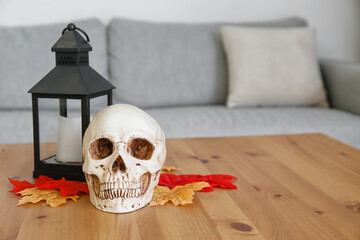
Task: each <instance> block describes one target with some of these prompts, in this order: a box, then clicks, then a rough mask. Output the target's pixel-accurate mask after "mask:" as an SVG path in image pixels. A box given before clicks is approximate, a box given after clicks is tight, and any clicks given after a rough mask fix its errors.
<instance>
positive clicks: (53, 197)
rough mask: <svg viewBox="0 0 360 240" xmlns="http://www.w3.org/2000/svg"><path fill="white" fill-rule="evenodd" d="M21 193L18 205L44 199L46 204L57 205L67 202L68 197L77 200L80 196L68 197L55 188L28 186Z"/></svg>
mask: <svg viewBox="0 0 360 240" xmlns="http://www.w3.org/2000/svg"><path fill="white" fill-rule="evenodd" d="M19 193H20V194H21V197H22V198H21V199H20V200H19V202H18V204H17V206H19V205H22V204H25V203H37V202H40V201H42V200H45V201H46V204H47V205H49V206H50V207H57V206H59V205H61V204H64V203H66V199H68V198H69V199H72V200H74V201H75V202H76V201H77V199H78V198H79V196H78V195H69V196H67V197H63V196H62V195H61V192H60V191H58V190H54V189H38V188H36V187H34V188H27V189H24V190H22V191H20V192H19Z"/></svg>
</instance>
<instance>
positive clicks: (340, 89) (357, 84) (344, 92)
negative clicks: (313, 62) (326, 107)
mask: <svg viewBox="0 0 360 240" xmlns="http://www.w3.org/2000/svg"><path fill="white" fill-rule="evenodd" d="M320 67H321V73H322V76H323V80H324V84H325V87H326V90H327V92H328V98H329V102H330V106H331V107H333V108H337V109H341V110H344V111H348V112H351V113H355V114H359V115H360V63H351V62H341V61H334V60H320Z"/></svg>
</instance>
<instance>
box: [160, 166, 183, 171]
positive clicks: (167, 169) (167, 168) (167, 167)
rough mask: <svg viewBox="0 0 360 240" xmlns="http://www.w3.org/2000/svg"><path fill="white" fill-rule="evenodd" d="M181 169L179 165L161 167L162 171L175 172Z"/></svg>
mask: <svg viewBox="0 0 360 240" xmlns="http://www.w3.org/2000/svg"><path fill="white" fill-rule="evenodd" d="M177 170H179V169H178V168H177V167H174V166H163V167H162V168H161V172H175V171H177Z"/></svg>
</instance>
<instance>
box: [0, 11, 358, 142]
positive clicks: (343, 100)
mask: <svg viewBox="0 0 360 240" xmlns="http://www.w3.org/2000/svg"><path fill="white" fill-rule="evenodd" d="M75 24H76V25H78V26H79V27H81V28H82V29H84V30H86V32H87V33H88V34H89V36H90V39H91V42H90V44H91V45H92V46H93V52H91V54H90V65H91V66H92V67H93V68H94V69H96V70H97V71H98V72H99V73H100V74H102V75H103V76H105V77H106V78H108V79H109V81H111V82H112V83H113V84H114V85H115V86H116V90H115V92H114V102H115V103H129V104H134V105H136V106H139V107H141V108H143V109H144V110H145V111H147V112H148V113H149V114H150V115H152V116H153V117H154V118H155V119H156V120H157V121H158V122H159V123H160V125H161V127H162V128H163V129H164V132H165V134H166V136H167V137H168V138H179V137H217V136H243V135H264V134H290V133H311V132H321V133H324V134H326V135H328V136H330V137H333V138H335V139H338V140H340V141H343V142H345V143H347V144H349V145H351V146H353V147H355V148H359V149H360V64H358V63H343V62H338V61H320V63H321V70H322V73H323V79H324V83H325V86H326V89H327V93H328V99H329V102H330V105H331V108H317V107H311V106H309V107H294V106H293V107H290V106H289V107H269V108H268V107H267V108H235V109H229V108H227V107H226V106H225V101H226V96H227V89H228V84H227V64H226V57H225V53H224V50H223V48H222V43H221V38H220V32H219V26H221V25H224V24H229V23H208V24H165V23H145V22H138V21H131V20H125V19H115V20H113V21H111V22H110V23H109V25H108V26H104V25H103V24H102V23H101V22H100V21H98V20H96V19H88V20H82V21H76V22H75ZM231 24H234V25H249V26H255V27H256V26H259V27H304V26H307V23H306V21H305V20H304V19H301V18H288V19H283V20H278V21H271V22H257V23H239V24H236V23H231ZM65 26H66V23H63V24H54V25H45V26H35V27H11V28H10V27H0V46H1V47H0V143H22V142H32V117H31V101H30V94H28V93H27V91H28V90H29V89H30V88H31V87H32V86H33V85H34V84H35V83H36V82H37V81H39V80H40V79H41V78H42V77H43V76H44V75H45V74H46V73H47V72H49V70H50V69H51V68H52V67H53V66H54V64H55V63H54V59H55V56H54V54H53V53H51V52H50V48H51V46H52V44H54V43H55V41H56V40H57V39H58V38H59V35H60V33H61V31H62V29H63V28H64V27H65ZM105 102H106V101H105V99H103V98H99V99H95V100H93V101H92V102H91V107H92V114H96V112H97V111H99V110H100V109H101V108H102V107H104V106H105ZM69 105H70V116H76V115H77V114H79V106H80V104H79V102H77V101H75V100H74V101H73V102H70V104H69ZM40 108H41V109H43V110H42V111H41V113H40V130H41V136H40V138H41V141H56V137H57V116H58V102H56V101H55V100H49V101H43V102H40Z"/></svg>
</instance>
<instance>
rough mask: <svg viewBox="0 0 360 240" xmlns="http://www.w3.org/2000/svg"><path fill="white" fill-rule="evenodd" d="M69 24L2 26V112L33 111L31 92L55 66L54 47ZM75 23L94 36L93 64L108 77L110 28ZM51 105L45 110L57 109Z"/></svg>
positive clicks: (95, 22)
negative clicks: (107, 32) (107, 39)
mask: <svg viewBox="0 0 360 240" xmlns="http://www.w3.org/2000/svg"><path fill="white" fill-rule="evenodd" d="M67 24H68V23H61V24H52V25H43V26H34V27H29V26H27V27H0V109H31V95H30V94H29V93H27V91H28V90H29V89H30V88H31V87H32V86H33V85H35V83H37V82H38V81H39V80H40V79H41V78H42V77H44V76H45V75H46V74H47V73H48V72H49V71H50V70H51V69H52V68H53V67H54V66H55V53H53V52H51V47H52V45H53V44H54V43H55V42H56V41H57V40H58V39H59V37H60V35H61V31H62V30H63V29H64V28H65V27H66V26H67ZM75 24H76V25H77V26H78V27H80V28H82V29H84V30H85V31H86V32H87V33H88V35H89V36H90V41H91V42H90V44H91V45H92V47H93V51H92V52H90V65H91V66H92V67H93V68H94V69H95V70H96V71H98V72H99V73H100V74H101V75H103V76H105V77H107V75H108V74H107V54H106V27H105V26H104V25H103V24H102V23H101V22H100V21H99V20H97V19H88V20H82V21H75ZM69 87H71V86H69ZM50 102H52V103H55V102H54V101H49V104H47V105H46V106H44V107H47V108H53V107H57V105H56V106H52V105H53V104H50Z"/></svg>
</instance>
